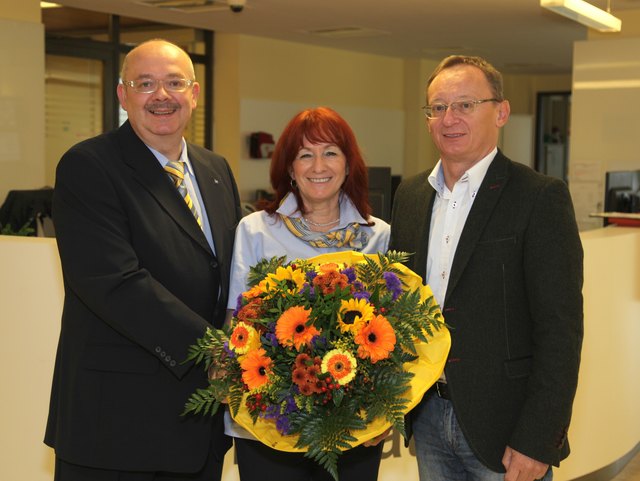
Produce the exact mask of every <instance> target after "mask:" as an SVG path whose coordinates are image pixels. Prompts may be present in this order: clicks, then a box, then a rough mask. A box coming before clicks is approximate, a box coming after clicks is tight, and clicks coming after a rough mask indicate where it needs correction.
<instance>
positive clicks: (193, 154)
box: [187, 144, 231, 259]
mask: <svg viewBox="0 0 640 481" xmlns="http://www.w3.org/2000/svg"><path fill="white" fill-rule="evenodd" d="M187 145H188V144H187ZM188 151H189V160H190V161H191V165H192V166H193V171H194V172H195V174H196V179H197V180H198V187H199V189H200V194H201V195H202V202H204V207H205V209H206V210H207V217H208V219H209V226H210V227H211V235H212V236H213V243H214V245H215V249H216V255H217V257H218V258H225V259H226V257H225V255H226V253H227V252H230V251H231V246H227V245H226V240H227V239H228V236H227V235H225V234H226V233H225V232H223V229H224V228H225V227H224V225H223V223H221V222H216V212H219V211H220V210H223V209H227V208H228V209H231V207H230V206H228V205H227V204H226V202H227V199H226V198H225V195H224V192H223V189H222V184H221V182H222V181H221V180H220V179H221V176H220V174H219V173H217V172H216V171H215V170H214V169H212V168H211V167H210V165H211V164H210V163H208V162H205V160H204V159H203V158H202V156H201V155H200V154H199V152H198V151H197V150H195V149H192V148H189V147H188Z"/></svg>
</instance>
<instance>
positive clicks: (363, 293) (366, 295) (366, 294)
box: [353, 291, 371, 301]
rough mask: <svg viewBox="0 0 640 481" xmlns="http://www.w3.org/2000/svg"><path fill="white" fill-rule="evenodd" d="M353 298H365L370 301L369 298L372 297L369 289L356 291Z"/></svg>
mask: <svg viewBox="0 0 640 481" xmlns="http://www.w3.org/2000/svg"><path fill="white" fill-rule="evenodd" d="M353 298H354V299H356V300H358V299H364V300H365V301H368V300H369V299H371V293H370V292H369V291H360V292H354V293H353Z"/></svg>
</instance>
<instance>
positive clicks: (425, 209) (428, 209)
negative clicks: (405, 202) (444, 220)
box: [410, 175, 436, 282]
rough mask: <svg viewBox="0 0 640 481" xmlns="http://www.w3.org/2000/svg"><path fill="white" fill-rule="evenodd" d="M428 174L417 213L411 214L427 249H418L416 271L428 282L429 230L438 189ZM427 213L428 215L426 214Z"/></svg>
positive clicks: (415, 263)
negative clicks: (431, 182)
mask: <svg viewBox="0 0 640 481" xmlns="http://www.w3.org/2000/svg"><path fill="white" fill-rule="evenodd" d="M428 178H429V177H428V175H427V176H425V178H424V182H423V183H422V184H421V185H420V189H419V192H418V195H417V196H416V198H417V199H419V200H420V202H418V205H416V209H417V210H416V215H415V216H410V218H412V219H413V221H415V222H416V228H417V229H418V232H419V234H418V238H419V239H421V242H422V243H423V245H425V246H427V248H426V249H418V250H417V252H416V257H415V260H414V264H413V265H414V269H413V270H414V271H415V272H416V273H417V274H419V275H420V276H422V278H423V279H424V280H425V282H426V275H427V258H428V253H429V232H430V231H431V217H432V215H433V203H434V201H435V198H436V191H435V190H434V189H433V187H431V184H429V180H428ZM425 213H426V215H425Z"/></svg>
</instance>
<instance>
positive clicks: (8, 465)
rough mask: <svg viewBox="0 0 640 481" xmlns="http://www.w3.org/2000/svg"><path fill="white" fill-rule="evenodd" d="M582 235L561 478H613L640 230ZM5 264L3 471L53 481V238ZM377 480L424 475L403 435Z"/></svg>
mask: <svg viewBox="0 0 640 481" xmlns="http://www.w3.org/2000/svg"><path fill="white" fill-rule="evenodd" d="M581 237H582V242H583V246H584V251H585V265H584V266H585V283H584V298H585V304H584V310H585V338H584V346H583V351H582V352H583V355H582V365H581V371H580V380H579V384H578V392H577V396H576V401H575V405H574V413H573V421H572V424H571V428H570V433H569V437H570V441H571V449H572V453H571V456H569V458H568V459H567V460H565V461H564V462H563V463H562V466H561V467H560V468H559V469H557V470H556V471H555V476H554V479H555V481H565V480H566V481H568V480H577V479H581V480H584V481H587V480H588V481H598V480H607V479H610V478H611V477H612V476H613V475H614V474H615V472H616V471H617V469H619V468H620V465H621V464H622V463H624V461H625V460H626V459H627V457H628V456H629V455H630V454H632V453H634V452H635V451H637V450H638V446H639V444H638V443H639V441H640V409H639V408H638V406H640V349H638V347H637V344H638V341H639V340H640V228H624V227H607V228H604V229H599V230H594V231H589V232H584V233H583V234H582V235H581ZM542 261H543V260H541V262H542ZM0 266H2V274H1V276H0V312H1V314H0V343H2V348H1V349H0V366H1V367H0V369H1V370H2V380H3V384H4V385H3V388H2V391H3V395H2V401H1V405H0V426H2V430H1V434H0V453H1V455H2V459H3V462H2V463H0V479H3V480H4V479H6V480H14V481H23V480H24V481H51V480H52V479H53V453H52V451H51V449H49V448H48V447H46V446H45V445H44V444H43V443H42V438H43V434H44V427H45V422H46V416H47V408H48V402H49V390H50V386H51V375H52V372H53V363H54V358H55V349H56V345H57V340H58V334H59V329H60V313H61V311H62V298H63V290H62V276H61V273H60V264H59V260H58V255H57V250H56V246H55V240H54V239H47V238H22V237H9V236H0ZM226 461H227V462H226V463H225V464H226V465H225V470H224V474H223V481H236V480H237V479H238V475H237V470H236V468H235V466H234V465H233V454H232V452H230V453H228V454H227V458H226ZM379 479H380V480H381V481H386V480H389V481H391V480H396V479H404V480H405V481H414V480H415V481H417V479H418V475H417V469H416V467H415V458H414V457H413V455H412V454H411V453H410V451H409V450H406V449H405V448H404V447H403V446H402V443H401V442H400V439H399V437H398V436H397V435H396V436H394V437H393V438H392V439H390V440H388V441H387V442H386V443H385V446H384V459H383V461H382V465H381V471H380V477H379Z"/></svg>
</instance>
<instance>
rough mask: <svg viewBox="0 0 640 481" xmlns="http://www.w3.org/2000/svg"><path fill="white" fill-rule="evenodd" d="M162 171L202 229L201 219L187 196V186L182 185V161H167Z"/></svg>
mask: <svg viewBox="0 0 640 481" xmlns="http://www.w3.org/2000/svg"><path fill="white" fill-rule="evenodd" d="M164 170H165V171H166V172H167V174H169V177H170V178H171V181H172V182H173V183H174V184H175V186H176V189H178V192H180V195H181V196H182V198H183V199H184V201H185V202H186V203H187V207H189V210H190V211H191V213H192V214H193V216H194V217H195V218H196V222H197V223H198V225H199V226H200V228H202V219H200V216H199V215H198V211H197V210H196V206H195V205H193V201H192V200H191V196H190V195H189V191H188V190H187V186H186V185H185V184H184V162H182V161H177V162H173V161H169V162H168V163H167V165H165V166H164Z"/></svg>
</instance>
